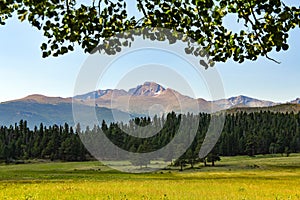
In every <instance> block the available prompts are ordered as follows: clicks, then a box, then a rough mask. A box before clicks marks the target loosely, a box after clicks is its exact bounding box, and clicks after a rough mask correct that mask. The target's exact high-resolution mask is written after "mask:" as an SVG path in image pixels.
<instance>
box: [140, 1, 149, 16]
mask: <svg viewBox="0 0 300 200" xmlns="http://www.w3.org/2000/svg"><path fill="white" fill-rule="evenodd" d="M137 1H138V2H139V4H140V6H141V9H142V12H143V14H144V16H145V17H146V18H148V15H147V13H146V10H145V8H144V6H143V4H142V1H141V0H137Z"/></svg>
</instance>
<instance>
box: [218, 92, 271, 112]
mask: <svg viewBox="0 0 300 200" xmlns="http://www.w3.org/2000/svg"><path fill="white" fill-rule="evenodd" d="M213 103H214V104H216V105H218V106H219V107H221V108H223V109H228V108H232V107H269V106H274V105H277V104H276V103H274V102H271V101H264V100H259V99H254V98H251V97H247V96H243V95H240V96H237V97H231V98H228V99H221V100H217V101H214V102H213Z"/></svg>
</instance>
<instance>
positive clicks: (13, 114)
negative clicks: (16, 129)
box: [0, 82, 300, 126]
mask: <svg viewBox="0 0 300 200" xmlns="http://www.w3.org/2000/svg"><path fill="white" fill-rule="evenodd" d="M72 102H73V103H75V104H76V105H78V106H81V107H82V110H84V109H87V108H88V106H95V107H96V113H97V116H98V119H99V121H102V119H104V120H106V121H107V122H112V121H114V118H113V115H112V111H113V112H114V113H118V114H119V116H121V118H120V117H119V118H118V119H119V120H120V119H124V120H128V116H130V117H138V116H145V115H147V116H148V115H150V116H153V115H155V114H158V115H161V114H163V113H167V112H170V111H175V112H184V113H186V112H195V111H199V112H207V113H211V112H216V111H220V110H228V109H229V111H228V112H236V111H250V110H253V111H254V110H256V111H257V110H272V109H273V111H274V107H275V108H276V106H279V107H280V106H281V107H280V109H275V111H276V110H277V111H278V112H285V111H287V112H289V111H296V110H298V106H297V105H296V106H295V104H299V103H300V98H297V99H296V100H293V101H291V102H289V104H286V105H285V106H283V105H281V104H278V103H274V102H271V101H264V100H259V99H254V98H250V97H247V96H237V97H231V98H228V99H221V100H216V101H207V100H205V99H202V98H198V99H194V98H191V97H189V96H185V95H182V94H180V93H179V92H177V91H176V90H174V89H171V88H164V87H163V86H161V85H159V84H157V83H154V82H145V83H144V84H142V85H138V86H137V87H135V88H131V89H129V90H128V91H126V90H120V89H107V90H97V91H93V92H89V93H86V94H82V95H77V96H75V97H73V98H72V97H69V98H61V97H47V96H43V95H30V96H27V97H25V98H22V99H17V100H13V101H8V102H3V103H1V104H0V125H10V124H14V123H16V122H19V121H20V120H21V119H25V120H27V121H28V124H29V125H30V126H34V125H39V124H40V123H41V122H43V123H44V124H45V125H52V124H63V123H65V122H67V123H69V124H73V123H74V122H73V114H72ZM292 107H293V108H292ZM271 108H272V109H271ZM299 110H300V109H299ZM88 120H89V119H87V121H88Z"/></svg>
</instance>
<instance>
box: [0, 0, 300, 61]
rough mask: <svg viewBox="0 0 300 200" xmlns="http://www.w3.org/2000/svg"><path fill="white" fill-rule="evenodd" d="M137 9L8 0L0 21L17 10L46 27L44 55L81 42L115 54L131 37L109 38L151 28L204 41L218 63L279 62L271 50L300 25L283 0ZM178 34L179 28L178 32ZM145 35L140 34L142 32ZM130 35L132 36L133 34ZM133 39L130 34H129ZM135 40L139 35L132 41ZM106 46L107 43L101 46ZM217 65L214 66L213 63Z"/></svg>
mask: <svg viewBox="0 0 300 200" xmlns="http://www.w3.org/2000/svg"><path fill="white" fill-rule="evenodd" d="M136 7H137V12H136V13H134V15H132V16H131V15H129V12H128V7H127V5H126V1H125V0H87V1H84V2H81V3H80V2H79V1H76V0H2V1H1V2H0V24H1V25H5V21H6V19H8V18H10V17H12V16H13V15H14V14H15V13H16V14H17V15H18V18H19V19H20V20H21V21H24V20H27V21H28V22H29V23H30V24H32V26H34V27H36V28H37V29H39V30H40V31H43V34H44V36H45V37H46V42H45V43H43V44H42V45H41V50H42V52H43V57H48V56H51V55H52V56H59V55H62V54H65V53H68V52H69V51H73V50H74V47H77V46H78V45H79V46H80V47H81V48H82V49H84V51H85V52H89V53H93V50H94V49H95V47H100V48H98V49H97V50H99V51H100V50H103V49H104V50H105V52H106V53H112V54H115V53H117V52H119V51H121V47H124V46H129V45H130V43H128V41H125V42H116V41H114V42H116V43H115V45H114V46H113V48H114V50H112V49H111V48H110V49H109V51H108V50H107V49H106V48H105V46H108V45H107V43H105V40H104V39H105V38H110V37H112V36H114V35H116V34H119V33H123V32H124V31H128V30H136V29H143V28H149V27H159V28H167V29H170V30H172V31H176V32H178V33H182V34H179V35H178V34H173V35H172V36H171V37H170V36H169V37H161V36H159V34H155V33H148V34H147V36H148V38H150V39H151V40H159V41H160V40H168V41H169V43H170V44H172V43H174V42H176V40H185V37H183V35H186V36H188V37H189V38H192V39H193V40H195V42H197V43H198V44H200V45H201V46H202V47H203V48H204V50H205V52H207V54H208V55H209V56H211V60H212V61H214V62H225V61H227V60H228V59H230V58H232V59H233V60H234V61H236V62H239V63H242V62H244V61H245V60H256V59H257V58H258V57H259V56H263V57H266V58H268V59H270V60H273V61H275V62H277V61H276V60H274V59H273V58H270V57H269V56H268V53H269V52H271V51H273V50H276V51H282V50H287V49H288V48H289V45H288V41H287V39H288V37H289V31H290V30H291V29H294V28H296V27H297V28H298V27H299V25H300V7H298V8H297V7H294V6H288V5H286V4H285V3H284V1H280V0H260V1H257V0H249V1H244V0H144V1H141V0H137V1H136ZM228 16H232V17H233V19H236V20H237V23H240V24H241V27H242V28H241V30H240V31H239V32H236V31H234V30H231V29H230V27H226V25H225V23H224V19H226V17H228ZM174 33H175V32H174ZM139 34H140V33H139ZM127 39H128V37H127ZM129 39H130V38H129ZM132 40H133V39H132ZM101 45H102V46H101ZM185 51H186V53H188V54H193V55H195V56H202V57H203V56H204V55H203V52H201V49H199V48H194V46H193V45H190V44H189V45H188V47H187V48H186V49H185ZM211 66H213V64H212V63H211Z"/></svg>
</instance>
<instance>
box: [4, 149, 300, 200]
mask: <svg viewBox="0 0 300 200" xmlns="http://www.w3.org/2000/svg"><path fill="white" fill-rule="evenodd" d="M216 164H217V165H216V166H215V167H203V166H202V165H201V164H200V165H199V166H197V167H196V168H195V169H185V170H184V171H183V172H180V171H178V169H166V170H161V171H158V172H154V173H144V174H129V173H122V172H118V171H115V170H112V169H110V168H108V167H106V166H103V165H102V164H101V163H100V162H81V163H80V162H66V163H62V162H51V163H47V162H45V163H43V162H37V163H34V162H33V163H30V164H19V165H5V164H2V165H0V199H47V200H48V199H123V200H125V199H300V154H291V155H290V157H281V156H279V155H277V156H256V157H247V156H236V157H222V160H221V161H220V162H217V163H216Z"/></svg>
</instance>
